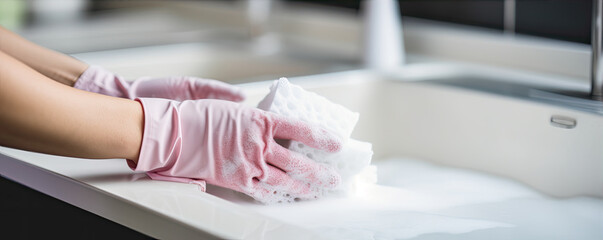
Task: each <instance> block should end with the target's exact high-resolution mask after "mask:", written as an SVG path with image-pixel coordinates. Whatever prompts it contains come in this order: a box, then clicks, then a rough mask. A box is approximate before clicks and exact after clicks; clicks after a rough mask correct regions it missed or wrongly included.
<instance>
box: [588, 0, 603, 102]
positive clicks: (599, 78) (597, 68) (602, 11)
mask: <svg viewBox="0 0 603 240" xmlns="http://www.w3.org/2000/svg"><path fill="white" fill-rule="evenodd" d="M602 15H603V0H593V18H592V26H591V30H592V32H591V34H592V36H591V46H592V58H591V73H590V80H591V90H590V95H591V97H592V98H593V99H597V100H600V101H601V100H603V66H602V64H603V62H601V61H602V59H601V54H602V52H601V51H602V48H601V47H602V45H603V43H602V42H601V40H602V39H601V32H602V27H603V18H602V17H603V16H602Z"/></svg>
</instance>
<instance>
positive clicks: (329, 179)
mask: <svg viewBox="0 0 603 240" xmlns="http://www.w3.org/2000/svg"><path fill="white" fill-rule="evenodd" d="M269 144H270V151H269V152H268V154H267V155H266V161H267V162H268V163H270V164H272V165H273V166H276V167H278V168H280V169H282V170H283V171H285V172H287V173H288V174H289V175H290V176H292V177H293V178H295V179H299V180H302V181H305V182H308V183H310V184H312V185H314V186H318V187H321V188H328V189H334V188H336V187H337V186H339V183H340V182H341V177H340V175H339V174H338V173H337V172H336V171H335V170H334V169H333V168H331V167H329V166H326V165H323V164H320V163H317V162H315V161H313V160H311V159H309V158H306V157H305V156H304V155H302V154H300V153H297V152H293V151H290V150H289V149H286V148H284V147H282V146H280V145H278V144H277V143H276V142H271V143H269Z"/></svg>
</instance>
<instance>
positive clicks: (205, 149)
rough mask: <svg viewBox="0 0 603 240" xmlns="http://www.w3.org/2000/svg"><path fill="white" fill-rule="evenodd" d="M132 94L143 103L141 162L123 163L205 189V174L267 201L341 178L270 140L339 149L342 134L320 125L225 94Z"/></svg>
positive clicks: (297, 195) (305, 193)
mask: <svg viewBox="0 0 603 240" xmlns="http://www.w3.org/2000/svg"><path fill="white" fill-rule="evenodd" d="M136 100H137V101H139V102H140V103H141V104H142V107H143V110H144V121H145V122H144V136H143V140H142V146H141V149H140V156H139V159H138V163H137V164H134V162H132V161H128V164H129V166H130V168H132V169H133V170H141V171H147V173H148V174H149V176H150V177H151V178H153V179H156V180H168V181H176V182H187V183H196V184H199V185H200V186H202V189H203V190H205V181H206V182H207V183H210V184H213V185H217V186H221V187H225V188H230V189H233V190H236V191H239V192H242V193H245V194H247V195H249V196H251V197H253V198H255V199H256V200H258V201H261V202H264V203H273V202H290V201H294V200H296V199H313V198H316V197H317V196H319V195H320V194H317V193H318V192H320V191H322V190H324V189H333V188H336V187H337V186H338V184H339V182H340V176H339V174H338V173H337V172H336V171H335V170H334V169H332V168H330V167H329V166H326V165H322V164H319V163H317V162H314V161H312V160H310V159H308V158H306V157H305V156H304V155H302V154H300V153H296V152H291V151H290V150H288V149H286V148H284V147H282V146H280V145H279V144H277V143H276V141H275V139H292V140H295V141H299V142H302V143H304V144H306V145H307V146H310V147H315V148H319V149H323V150H326V151H329V152H335V151H338V150H339V149H340V148H341V146H342V143H341V140H340V139H339V137H336V136H334V135H332V134H331V133H329V132H327V131H326V130H324V129H322V128H320V127H318V126H315V125H309V124H307V123H304V122H301V121H299V120H295V119H291V118H286V117H283V116H279V115H275V114H272V113H269V112H265V111H263V110H260V109H256V108H251V107H246V106H243V105H241V104H238V103H234V102H229V101H223V100H196V101H192V100H189V101H183V102H177V101H170V100H166V99H159V98H137V99H136Z"/></svg>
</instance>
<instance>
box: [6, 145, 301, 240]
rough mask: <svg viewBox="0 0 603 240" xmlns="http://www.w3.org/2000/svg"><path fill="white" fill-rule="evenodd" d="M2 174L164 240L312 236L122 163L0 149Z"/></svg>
mask: <svg viewBox="0 0 603 240" xmlns="http://www.w3.org/2000/svg"><path fill="white" fill-rule="evenodd" d="M0 174H1V175H2V176H5V177H7V178H9V179H12V180H14V181H17V182H19V183H21V184H24V185H26V186H28V187H31V188H33V189H35V190H38V191H40V192H43V193H45V194H48V195H50V196H52V197H55V198H57V199H60V200H62V201H65V202H67V203H70V204H72V205H75V206H77V207H80V208H82V209H85V210H87V211H90V212H92V213H95V214H97V215H100V216H102V217H105V218H107V219H110V220H112V221H115V222H117V223H119V224H122V225H124V226H127V227H130V228H132V229H134V230H137V231H139V232H142V233H144V234H146V235H149V236H152V237H155V238H160V239H166V238H169V239H192V238H200V237H207V238H228V239H248V238H254V239H257V238H265V239H275V238H276V239H278V238H282V237H283V236H285V235H283V234H286V235H287V236H289V234H291V233H299V234H294V235H292V236H296V237H299V238H300V239H307V237H311V236H313V235H312V233H310V232H308V231H305V230H303V229H299V228H296V227H294V226H292V225H287V224H283V223H281V222H280V221H277V220H273V219H271V218H268V217H265V216H262V215H260V214H258V213H256V212H253V211H250V210H248V209H245V208H243V207H241V206H238V205H236V204H234V203H230V202H229V201H226V200H223V199H220V198H218V197H215V196H213V195H211V194H208V193H204V192H202V191H200V190H199V189H198V188H197V186H196V185H193V184H181V183H173V182H164V181H152V180H151V179H150V178H148V177H147V176H146V174H144V173H136V172H132V170H130V169H129V168H128V167H127V165H126V162H125V160H123V159H107V160H91V159H78V158H69V157H60V156H54V155H47V154H40V153H34V152H28V151H21V150H16V149H11V148H6V147H0ZM289 238H290V237H289Z"/></svg>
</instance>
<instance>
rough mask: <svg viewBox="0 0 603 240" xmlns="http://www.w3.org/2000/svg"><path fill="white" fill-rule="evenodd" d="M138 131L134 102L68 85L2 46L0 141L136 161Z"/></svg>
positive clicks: (140, 116)
mask: <svg viewBox="0 0 603 240" xmlns="http://www.w3.org/2000/svg"><path fill="white" fill-rule="evenodd" d="M142 131H143V112H142V107H141V106H140V104H139V103H138V102H135V101H131V100H127V99H120V98H114V97H108V96H104V95H100V94H95V93H90V92H85V91H81V90H78V89H74V88H71V87H67V86H65V85H62V84H59V83H57V82H55V81H51V80H50V79H48V78H47V77H45V76H43V75H41V74H39V73H38V72H36V71H34V70H33V69H31V68H29V67H28V66H27V65H25V64H23V63H21V62H19V61H17V60H16V59H14V58H12V57H10V56H8V55H6V54H4V53H2V52H0V145H4V146H8V147H14V148H19V149H24V150H30V151H37V152H43V153H50V154H56V155H63V156H73V157H84V158H127V159H131V160H135V161H136V160H137V159H138V154H139V149H140V144H141V141H142Z"/></svg>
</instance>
